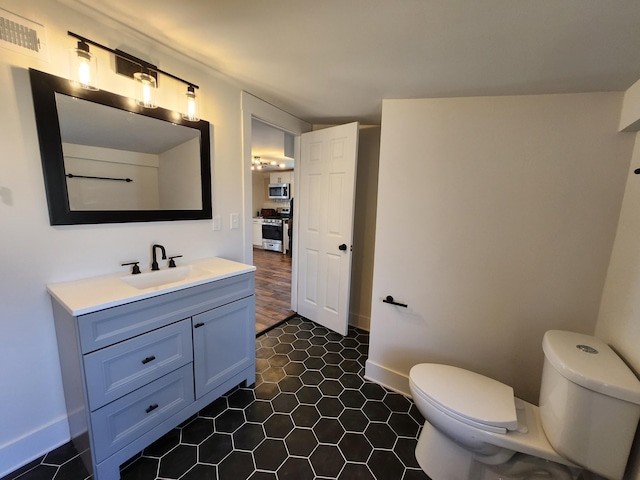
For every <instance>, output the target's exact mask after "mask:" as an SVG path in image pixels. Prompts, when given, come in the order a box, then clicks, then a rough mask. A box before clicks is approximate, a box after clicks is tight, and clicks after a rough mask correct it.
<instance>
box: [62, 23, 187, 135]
mask: <svg viewBox="0 0 640 480" xmlns="http://www.w3.org/2000/svg"><path fill="white" fill-rule="evenodd" d="M67 34H68V35H69V36H71V37H74V38H76V39H77V40H78V48H76V49H73V50H72V54H71V60H72V68H71V82H72V83H73V84H74V85H79V86H81V87H83V88H88V89H91V90H97V89H98V86H97V85H98V84H97V75H96V73H97V60H96V58H95V56H94V55H93V54H91V53H90V52H89V45H92V46H94V47H98V48H100V49H102V50H105V51H107V52H109V53H112V54H113V55H114V56H115V59H116V73H119V74H121V75H125V76H127V77H131V78H133V79H134V80H135V81H136V85H137V92H136V102H137V103H138V105H140V106H142V107H146V108H155V107H157V102H156V95H155V94H156V92H157V88H158V74H162V75H165V76H167V77H171V78H173V79H174V80H178V81H179V82H182V83H184V84H186V85H187V93H186V96H187V99H186V103H185V107H184V113H183V114H182V118H184V119H185V120H189V121H193V122H197V121H198V120H199V118H198V108H197V107H198V106H197V103H196V94H195V91H196V89H197V88H199V87H198V85H196V84H195V83H192V82H188V81H187V80H184V79H182V78H180V77H176V76H175V75H173V74H171V73H169V72H165V71H164V70H160V69H159V68H158V67H156V66H155V65H153V64H151V63H149V62H147V61H145V60H142V59H140V58H137V57H134V56H133V55H130V54H128V53H126V52H123V51H122V50H114V49H112V48H109V47H105V46H104V45H100V44H99V43H97V42H94V41H93V40H89V39H88V38H85V37H82V36H80V35H78V34H76V33H73V32H67ZM92 62H93V66H91V64H92Z"/></svg>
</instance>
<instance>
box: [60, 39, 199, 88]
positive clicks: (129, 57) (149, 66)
mask: <svg viewBox="0 0 640 480" xmlns="http://www.w3.org/2000/svg"><path fill="white" fill-rule="evenodd" d="M67 34H68V35H69V36H70V37H73V38H76V39H78V40H80V41H81V42H84V43H87V44H89V45H93V46H94V47H98V48H100V49H102V50H105V51H107V52H109V53H112V54H113V55H116V56H118V57H122V58H125V59H126V60H129V61H130V62H133V63H137V64H139V65H140V66H142V67H144V68H146V69H147V70H152V71H155V72H158V73H161V74H162V75H165V76H167V77H171V78H173V79H174V80H178V81H179V82H182V83H184V84H185V85H187V86H189V87H193V88H200V87H199V86H198V85H196V84H195V83H192V82H189V81H187V80H185V79H184V78H180V77H176V76H175V75H173V74H171V73H169V72H165V71H164V70H161V69H159V68H158V67H157V66H155V65H153V64H152V63H149V62H146V61H144V60H142V59H140V58H137V57H134V56H133V55H130V54H128V53H126V52H123V51H122V50H114V49H112V48H109V47H106V46H104V45H102V44H100V43H98V42H94V41H93V40H89V39H88V38H86V37H83V36H81V35H78V34H77V33H73V32H70V31H67Z"/></svg>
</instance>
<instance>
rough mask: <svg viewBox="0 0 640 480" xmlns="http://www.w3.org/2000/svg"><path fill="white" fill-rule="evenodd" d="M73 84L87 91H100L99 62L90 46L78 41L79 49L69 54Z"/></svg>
mask: <svg viewBox="0 0 640 480" xmlns="http://www.w3.org/2000/svg"><path fill="white" fill-rule="evenodd" d="M69 62H70V65H71V83H72V84H73V85H74V86H76V87H80V88H86V89H87V90H98V61H97V60H96V56H95V55H94V54H92V53H91V52H90V51H89V45H88V44H87V43H86V42H85V41H83V40H78V47H77V48H72V49H71V51H70V52H69Z"/></svg>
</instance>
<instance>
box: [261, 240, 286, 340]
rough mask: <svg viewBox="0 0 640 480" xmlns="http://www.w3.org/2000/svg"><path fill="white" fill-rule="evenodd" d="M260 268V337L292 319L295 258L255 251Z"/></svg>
mask: <svg viewBox="0 0 640 480" xmlns="http://www.w3.org/2000/svg"><path fill="white" fill-rule="evenodd" d="M253 264H254V265H255V266H256V269H257V270H256V333H259V332H262V331H263V330H265V329H267V328H269V327H270V326H272V325H275V324H276V323H278V322H281V321H282V320H284V319H285V318H289V317H290V316H291V315H293V314H294V313H295V312H294V311H293V310H291V257H289V256H288V255H283V254H282V253H279V252H271V251H269V250H262V249H261V248H254V249H253Z"/></svg>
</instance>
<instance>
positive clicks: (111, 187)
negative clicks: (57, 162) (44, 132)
mask: <svg viewBox="0 0 640 480" xmlns="http://www.w3.org/2000/svg"><path fill="white" fill-rule="evenodd" d="M55 97H56V107H57V110H58V118H59V122H60V136H61V139H62V152H63V157H64V170H65V178H66V186H67V194H68V198H69V208H70V210H72V211H78V210H88V211H92V210H199V209H202V190H201V188H200V131H199V130H195V129H192V128H188V127H185V126H183V125H178V124H175V123H169V122H165V121H162V120H158V119H156V118H151V117H145V116H141V115H138V114H135V113H131V112H126V111H124V110H120V109H117V108H112V107H108V106H105V105H100V104H96V103H92V102H89V101H87V100H83V99H80V98H76V97H72V96H69V95H64V94H61V93H56V94H55Z"/></svg>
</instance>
